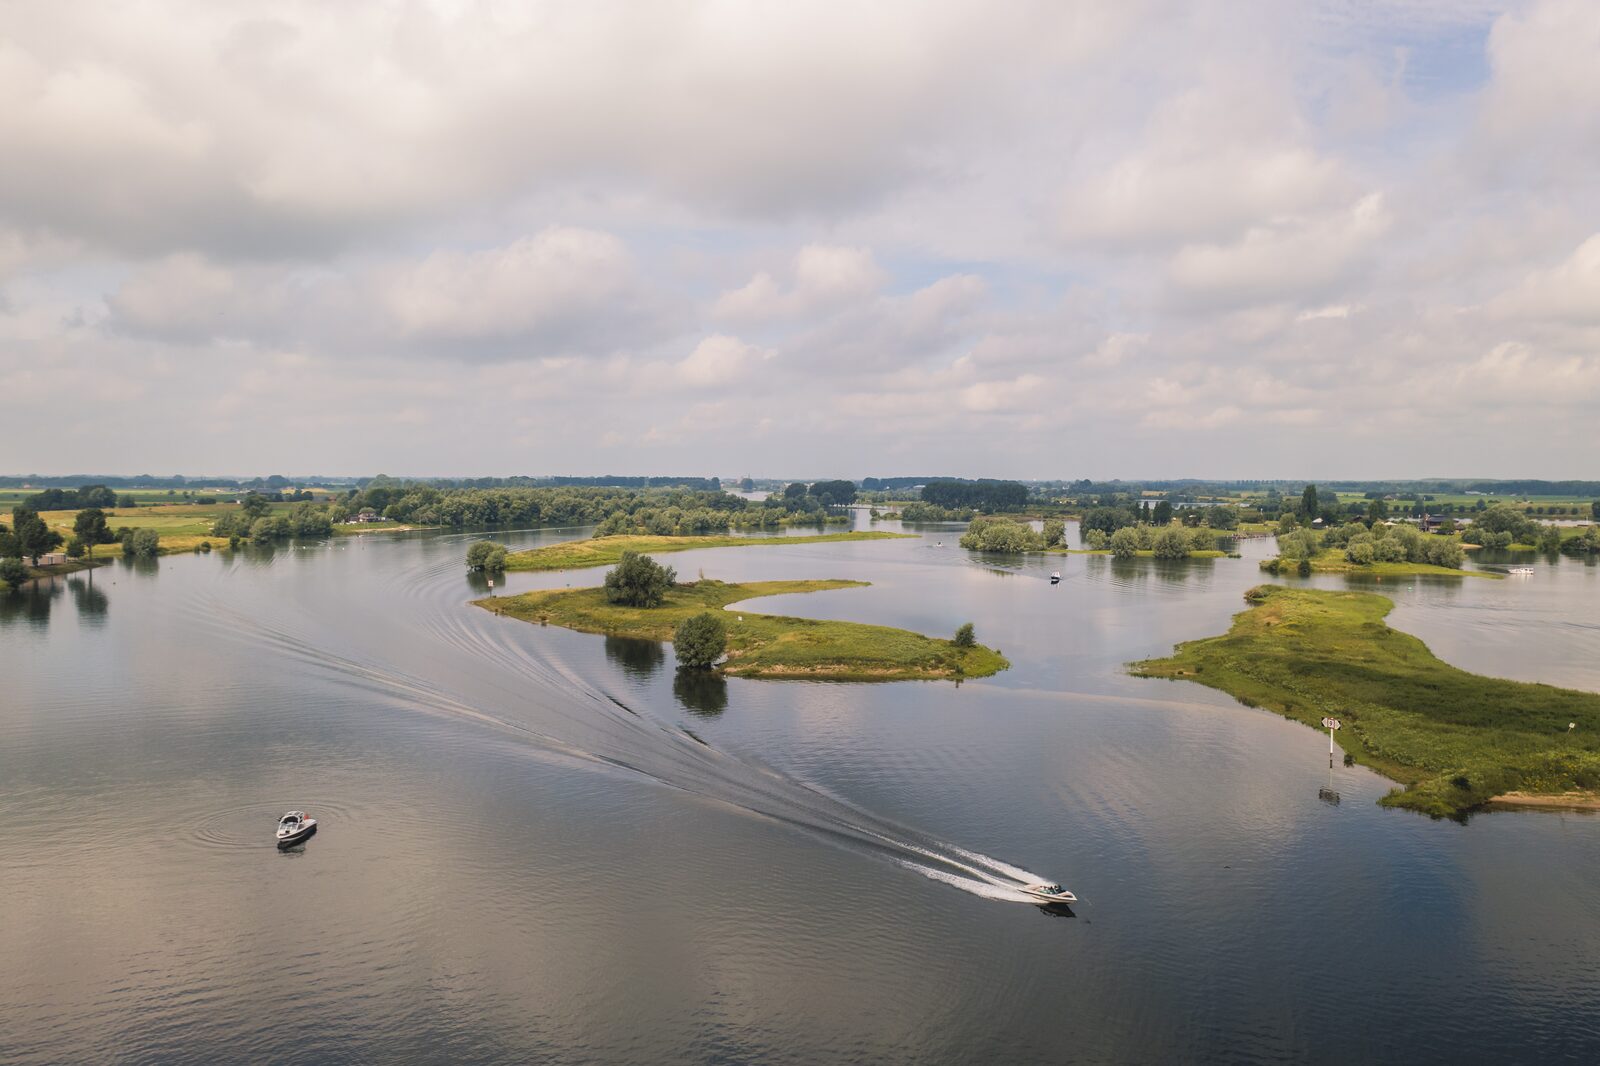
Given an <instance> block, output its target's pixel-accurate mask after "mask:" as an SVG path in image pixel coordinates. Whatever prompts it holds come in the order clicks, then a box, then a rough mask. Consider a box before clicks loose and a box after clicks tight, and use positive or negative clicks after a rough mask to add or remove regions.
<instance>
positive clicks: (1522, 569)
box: [1506, 566, 1533, 577]
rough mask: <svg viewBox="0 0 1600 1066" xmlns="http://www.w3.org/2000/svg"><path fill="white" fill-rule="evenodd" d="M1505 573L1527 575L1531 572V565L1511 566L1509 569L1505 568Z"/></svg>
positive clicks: (1519, 575)
mask: <svg viewBox="0 0 1600 1066" xmlns="http://www.w3.org/2000/svg"><path fill="white" fill-rule="evenodd" d="M1506 573H1508V574H1516V575H1517V576H1518V577H1527V576H1528V575H1529V574H1531V573H1533V567H1531V566H1513V567H1512V568H1511V569H1510V570H1507V571H1506Z"/></svg>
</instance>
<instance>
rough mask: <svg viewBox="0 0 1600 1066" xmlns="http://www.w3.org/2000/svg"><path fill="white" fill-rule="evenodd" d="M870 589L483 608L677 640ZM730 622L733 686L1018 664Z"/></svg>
mask: <svg viewBox="0 0 1600 1066" xmlns="http://www.w3.org/2000/svg"><path fill="white" fill-rule="evenodd" d="M866 584H867V583H866V582H864V581H838V580H827V581H752V582H745V583H743V584H726V583H724V582H721V581H697V582H693V583H691V584H684V585H675V586H673V588H672V589H671V590H670V591H668V593H667V596H666V600H665V602H664V603H662V605H661V606H660V607H625V606H621V605H618V604H613V603H607V602H606V598H605V590H604V589H600V588H584V589H544V590H540V591H535V592H524V593H522V594H521V595H518V596H501V597H491V598H489V599H483V600H476V601H474V602H475V603H476V605H477V606H479V607H482V608H484V609H485V610H488V611H492V612H494V613H495V614H504V615H509V616H511V617H512V618H519V619H522V620H523V621H525V622H536V623H539V624H541V625H545V624H549V625H558V626H562V627H564V628H566V629H575V630H577V631H579V632H580V633H603V634H606V635H609V636H619V637H638V638H642V639H645V640H660V641H670V640H671V639H672V634H673V630H674V629H676V628H677V625H678V623H679V622H681V621H683V620H684V619H685V618H688V617H690V616H691V615H695V614H698V613H700V612H701V611H707V610H710V611H723V609H724V608H726V607H728V606H729V605H730V604H735V603H740V602H742V601H744V600H750V599H755V598H758V597H762V596H782V595H787V594H790V593H797V592H825V591H828V590H831V589H846V588H864V587H866ZM722 617H723V620H724V621H725V622H726V624H727V629H728V660H727V662H726V663H725V664H724V665H723V667H722V672H723V673H725V674H728V675H730V676H734V677H764V678H780V679H781V678H789V679H812V680H818V679H824V680H834V681H907V680H952V679H959V678H971V677H988V676H989V675H991V674H995V673H999V672H1000V671H1001V670H1004V669H1006V668H1007V667H1008V666H1010V665H1011V664H1010V663H1009V662H1007V661H1006V659H1005V657H1004V656H1002V655H1001V654H1000V653H999V652H997V651H995V650H993V649H991V648H986V647H984V646H982V645H981V644H980V645H976V646H974V647H970V648H958V647H956V646H955V644H954V643H952V642H951V641H948V640H939V639H938V638H935V637H926V636H923V635H922V634H920V633H912V632H910V631H909V630H905V629H894V628H891V627H889V626H874V625H865V624H863V623H860V622H830V621H819V620H816V619H810V618H790V617H786V616H784V615H769V614H756V613H753V612H751V611H749V610H744V609H740V610H734V611H723V615H722Z"/></svg>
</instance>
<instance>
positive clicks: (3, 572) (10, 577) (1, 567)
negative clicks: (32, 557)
mask: <svg viewBox="0 0 1600 1066" xmlns="http://www.w3.org/2000/svg"><path fill="white" fill-rule="evenodd" d="M26 580H28V568H27V567H26V566H24V565H23V563H22V560H21V559H18V558H16V557H14V556H7V557H6V558H4V559H0V582H4V583H5V584H7V585H10V586H11V587H12V588H16V587H18V586H19V585H21V584H22V583H23V582H24V581H26Z"/></svg>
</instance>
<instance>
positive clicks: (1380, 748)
mask: <svg viewBox="0 0 1600 1066" xmlns="http://www.w3.org/2000/svg"><path fill="white" fill-rule="evenodd" d="M1245 599H1246V601H1247V602H1249V603H1250V604H1251V605H1252V606H1251V607H1250V609H1249V610H1246V611H1243V612H1241V613H1240V614H1238V615H1235V616H1234V620H1233V626H1232V628H1231V629H1230V630H1229V631H1228V632H1227V633H1226V634H1225V635H1223V636H1219V637H1210V638H1206V639H1203V640H1194V641H1189V642H1187V643H1184V644H1180V645H1178V647H1177V648H1176V649H1175V651H1174V653H1173V654H1172V655H1171V656H1170V657H1169V658H1165V659H1149V660H1146V661H1144V662H1138V663H1132V664H1130V666H1129V669H1130V671H1131V672H1132V673H1134V674H1136V675H1139V676H1142V677H1159V678H1168V679H1172V680H1184V681H1197V682H1199V683H1200V684H1202V685H1209V686H1210V687H1212V688H1216V689H1221V690H1222V691H1223V692H1226V693H1228V694H1229V695H1231V696H1234V697H1236V698H1237V699H1238V700H1239V701H1240V702H1241V703H1244V704H1246V705H1247V706H1251V707H1255V706H1260V707H1265V708H1267V709H1269V710H1272V711H1275V712H1277V713H1278V714H1281V715H1284V716H1285V717H1287V718H1292V719H1294V720H1295V721H1298V722H1303V723H1305V724H1306V725H1309V726H1312V727H1314V728H1315V727H1319V726H1320V723H1321V720H1322V718H1323V717H1324V716H1330V717H1336V718H1338V719H1339V720H1340V721H1341V722H1342V723H1343V725H1344V728H1343V729H1340V730H1338V731H1337V732H1336V733H1335V736H1336V738H1337V739H1338V741H1339V743H1340V744H1341V745H1342V746H1343V747H1344V749H1345V751H1346V752H1347V753H1348V754H1349V756H1350V757H1351V759H1352V761H1354V762H1358V763H1361V764H1363V765H1365V766H1369V767H1371V768H1372V769H1374V770H1376V771H1378V772H1379V773H1381V774H1383V775H1384V776H1385V777H1388V778H1390V779H1392V780H1394V781H1398V782H1400V783H1401V784H1402V785H1404V786H1405V787H1404V788H1401V789H1396V790H1394V791H1392V792H1390V793H1389V794H1388V795H1386V796H1385V797H1383V799H1382V800H1381V801H1380V802H1381V803H1383V804H1384V805H1386V806H1391V807H1405V808H1408V809H1411V810H1415V811H1420V812H1422V813H1424V814H1428V815H1432V816H1434V817H1458V816H1463V815H1465V813H1466V812H1468V811H1470V810H1473V809H1474V808H1480V807H1483V806H1485V805H1488V804H1490V803H1491V802H1493V803H1494V805H1497V806H1498V805H1522V806H1553V805H1559V806H1573V807H1592V806H1600V694H1597V693H1592V692H1579V691H1576V690H1573V689H1564V688H1556V687H1553V686H1551V685H1540V684H1530V683H1527V682H1523V681H1509V680H1505V679H1502V678H1494V677H1484V676H1481V675H1478V674H1472V673H1468V672H1467V671H1465V670H1460V669H1457V668H1456V667H1454V666H1451V665H1449V664H1448V663H1445V662H1442V661H1441V660H1439V659H1438V658H1436V657H1435V656H1434V655H1433V653H1432V652H1431V651H1429V650H1428V647H1427V645H1426V644H1424V643H1423V642H1422V641H1420V640H1418V639H1417V638H1416V637H1413V636H1410V635H1408V634H1406V633H1401V632H1399V631H1397V630H1394V629H1391V628H1389V626H1388V625H1387V624H1385V622H1384V617H1385V616H1386V615H1387V614H1388V613H1389V611H1390V609H1391V608H1393V606H1394V603H1393V602H1392V601H1391V600H1389V599H1387V598H1385V597H1383V596H1378V595H1376V594H1373V593H1367V592H1331V591H1324V590H1318V589H1291V588H1285V587H1283V586H1278V585H1261V586H1258V587H1256V588H1254V589H1251V590H1250V591H1249V592H1248V593H1246V594H1245ZM1569 723H1570V724H1571V725H1572V726H1573V728H1570V729H1569Z"/></svg>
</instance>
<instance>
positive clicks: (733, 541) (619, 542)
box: [506, 531, 915, 570]
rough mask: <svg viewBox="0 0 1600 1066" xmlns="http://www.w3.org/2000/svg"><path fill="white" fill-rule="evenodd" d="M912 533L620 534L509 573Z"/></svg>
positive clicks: (572, 544) (518, 564)
mask: <svg viewBox="0 0 1600 1066" xmlns="http://www.w3.org/2000/svg"><path fill="white" fill-rule="evenodd" d="M914 535H915V534H911V533H873V532H868V531H857V532H851V533H818V534H814V535H812V536H807V537H730V536H726V535H721V534H713V535H709V536H690V537H658V536H646V535H644V534H639V535H634V534H627V533H624V534H618V535H616V536H612V537H593V538H590V539H589V540H566V541H562V542H561V543H559V544H547V545H545V546H544V547H542V548H530V549H528V550H527V551H520V552H513V553H511V554H510V555H508V556H506V569H507V570H581V569H584V568H586V567H590V566H613V565H615V564H616V563H617V562H619V561H621V559H622V553H623V552H639V553H641V554H649V555H661V554H663V553H664V552H686V551H693V550H694V549H696V548H751V547H761V546H765V547H769V548H770V547H773V546H778V547H784V546H789V545H795V544H833V543H836V542H839V541H848V540H898V539H902V538H905V537H911V536H914Z"/></svg>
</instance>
